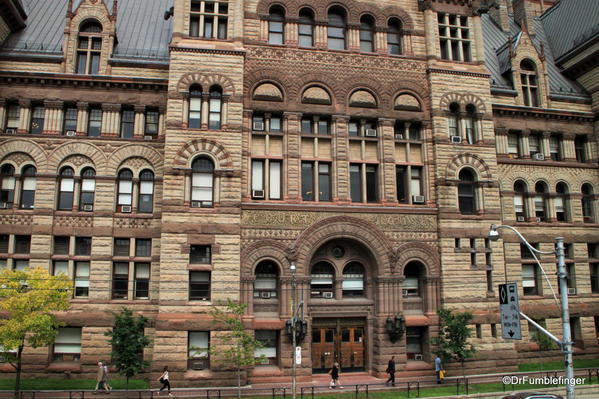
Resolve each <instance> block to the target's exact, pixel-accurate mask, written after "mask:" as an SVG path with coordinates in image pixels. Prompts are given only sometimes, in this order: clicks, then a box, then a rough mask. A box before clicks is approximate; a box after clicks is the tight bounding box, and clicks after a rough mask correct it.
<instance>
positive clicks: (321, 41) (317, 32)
mask: <svg viewBox="0 0 599 399" xmlns="http://www.w3.org/2000/svg"><path fill="white" fill-rule="evenodd" d="M314 47H316V48H317V49H320V50H322V49H326V48H327V47H328V44H327V21H326V20H325V21H315V23H314Z"/></svg>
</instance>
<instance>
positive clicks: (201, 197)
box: [191, 157, 214, 208]
mask: <svg viewBox="0 0 599 399" xmlns="http://www.w3.org/2000/svg"><path fill="white" fill-rule="evenodd" d="M191 171H192V174H191V207H192V208H200V207H201V208H209V207H211V206H212V204H213V201H214V163H213V162H212V160H210V159H209V158H207V157H198V158H196V159H195V160H194V161H193V163H192V164H191Z"/></svg>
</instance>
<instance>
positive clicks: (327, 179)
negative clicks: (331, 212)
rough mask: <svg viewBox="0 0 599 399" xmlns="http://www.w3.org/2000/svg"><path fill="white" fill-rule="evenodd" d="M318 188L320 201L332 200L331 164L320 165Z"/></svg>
mask: <svg viewBox="0 0 599 399" xmlns="http://www.w3.org/2000/svg"><path fill="white" fill-rule="evenodd" d="M318 189H319V196H318V199H319V201H330V200H331V175H330V167H329V164H325V163H321V164H319V165H318Z"/></svg>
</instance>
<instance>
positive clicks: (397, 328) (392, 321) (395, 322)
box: [385, 316, 405, 343]
mask: <svg viewBox="0 0 599 399" xmlns="http://www.w3.org/2000/svg"><path fill="white" fill-rule="evenodd" d="M385 330H387V334H389V340H390V341H391V342H393V343H395V341H397V340H398V339H400V338H401V337H402V335H403V333H404V330H405V320H404V318H403V316H395V317H393V318H391V317H387V320H386V322H385Z"/></svg>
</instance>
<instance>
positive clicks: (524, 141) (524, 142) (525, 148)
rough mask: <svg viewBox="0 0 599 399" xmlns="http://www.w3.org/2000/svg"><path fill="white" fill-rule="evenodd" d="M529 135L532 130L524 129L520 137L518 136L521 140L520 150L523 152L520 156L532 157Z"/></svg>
mask: <svg viewBox="0 0 599 399" xmlns="http://www.w3.org/2000/svg"><path fill="white" fill-rule="evenodd" d="M529 137H530V130H523V131H522V132H521V133H520V137H519V138H518V139H519V140H520V150H521V151H522V153H521V154H518V155H519V156H520V158H526V159H530V145H529V143H528V138H529Z"/></svg>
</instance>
